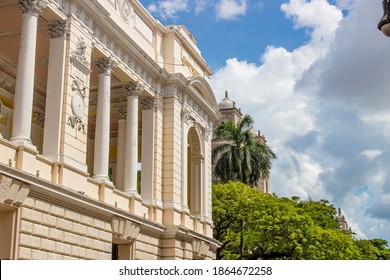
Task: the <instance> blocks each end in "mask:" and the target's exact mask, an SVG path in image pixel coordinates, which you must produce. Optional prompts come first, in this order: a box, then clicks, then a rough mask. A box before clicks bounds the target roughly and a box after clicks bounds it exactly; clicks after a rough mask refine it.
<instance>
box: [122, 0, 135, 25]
mask: <svg viewBox="0 0 390 280" xmlns="http://www.w3.org/2000/svg"><path fill="white" fill-rule="evenodd" d="M119 11H120V14H121V16H122V18H123V20H124V21H125V22H126V23H130V21H131V20H134V19H135V17H134V10H133V8H132V7H131V5H130V3H129V1H128V0H119Z"/></svg>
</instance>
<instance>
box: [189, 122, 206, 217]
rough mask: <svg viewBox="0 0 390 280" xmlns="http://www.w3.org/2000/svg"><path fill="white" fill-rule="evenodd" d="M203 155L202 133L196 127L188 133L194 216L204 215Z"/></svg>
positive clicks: (192, 212) (190, 191)
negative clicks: (202, 199)
mask: <svg viewBox="0 0 390 280" xmlns="http://www.w3.org/2000/svg"><path fill="white" fill-rule="evenodd" d="M202 164H203V153H202V144H201V141H200V133H199V132H198V130H197V129H196V128H195V127H191V128H190V130H189V131H188V165H187V166H188V177H187V178H188V206H189V208H190V212H191V214H192V215H200V214H201V213H202V201H201V198H202V184H203V179H202V177H203V174H202V170H203V168H202Z"/></svg>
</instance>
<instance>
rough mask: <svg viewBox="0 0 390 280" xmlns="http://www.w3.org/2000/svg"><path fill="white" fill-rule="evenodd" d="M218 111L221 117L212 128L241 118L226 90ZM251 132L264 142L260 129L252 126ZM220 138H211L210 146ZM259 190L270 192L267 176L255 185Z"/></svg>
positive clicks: (237, 121) (238, 109) (239, 110)
mask: <svg viewBox="0 0 390 280" xmlns="http://www.w3.org/2000/svg"><path fill="white" fill-rule="evenodd" d="M218 111H219V113H220V114H221V118H219V119H217V121H215V122H214V128H216V127H218V126H219V125H220V124H221V123H222V122H223V121H231V122H233V123H234V124H237V123H239V122H240V121H241V119H242V113H241V108H237V107H236V102H235V101H233V100H231V99H230V98H229V93H228V91H225V98H224V99H223V100H222V101H221V102H219V103H218ZM252 134H253V136H254V137H255V139H256V140H257V141H259V142H260V143H262V144H266V143H267V140H265V136H264V135H262V134H261V133H260V130H256V129H255V128H253V130H252ZM219 141H220V140H218V139H213V141H212V146H213V147H214V146H215V145H218V143H220V142H219ZM256 188H257V189H258V190H259V191H260V192H263V193H270V183H269V177H267V178H265V179H260V180H259V183H258V185H257V187H256Z"/></svg>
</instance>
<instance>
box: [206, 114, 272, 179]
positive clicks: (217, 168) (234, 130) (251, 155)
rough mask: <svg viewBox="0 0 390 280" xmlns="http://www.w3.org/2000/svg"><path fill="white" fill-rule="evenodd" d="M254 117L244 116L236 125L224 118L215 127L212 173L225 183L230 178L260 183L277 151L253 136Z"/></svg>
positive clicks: (265, 176)
mask: <svg viewBox="0 0 390 280" xmlns="http://www.w3.org/2000/svg"><path fill="white" fill-rule="evenodd" d="M253 123H254V122H253V119H252V117H251V116H250V115H245V116H244V117H243V118H242V120H241V121H240V122H238V123H237V124H235V123H233V122H232V121H230V120H227V121H223V122H222V123H221V124H220V125H219V126H218V127H217V129H216V131H215V136H216V139H217V141H216V143H217V144H216V146H215V147H214V148H213V151H212V159H213V176H214V179H215V180H217V181H221V182H223V183H226V182H228V181H229V180H233V181H240V182H244V183H245V184H248V185H250V186H257V184H258V182H259V180H260V179H264V178H267V177H268V175H269V171H270V169H271V161H272V160H273V159H275V158H276V155H275V153H274V152H273V151H272V150H271V148H270V147H269V146H268V145H267V144H266V143H265V142H264V141H260V139H257V138H256V137H255V136H254V135H253V131H252V130H253Z"/></svg>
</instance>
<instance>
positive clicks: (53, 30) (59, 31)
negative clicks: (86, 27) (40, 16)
mask: <svg viewBox="0 0 390 280" xmlns="http://www.w3.org/2000/svg"><path fill="white" fill-rule="evenodd" d="M47 27H48V32H49V38H50V39H57V38H65V37H66V33H67V32H68V22H67V21H66V20H64V21H56V22H53V23H50V24H48V25H47Z"/></svg>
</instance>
